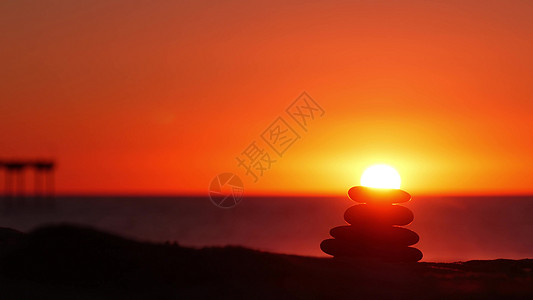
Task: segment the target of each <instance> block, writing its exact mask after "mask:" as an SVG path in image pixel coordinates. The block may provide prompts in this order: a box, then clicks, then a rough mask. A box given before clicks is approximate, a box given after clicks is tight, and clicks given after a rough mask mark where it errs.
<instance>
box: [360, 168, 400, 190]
mask: <svg viewBox="0 0 533 300" xmlns="http://www.w3.org/2000/svg"><path fill="white" fill-rule="evenodd" d="M401 181H402V180H401V178H400V174H399V173H398V171H396V170H395V169H394V168H393V167H391V166H388V165H373V166H370V167H368V168H367V169H366V170H365V171H364V172H363V175H362V176H361V185H362V186H367V187H372V188H382V189H399V188H400V183H401Z"/></svg>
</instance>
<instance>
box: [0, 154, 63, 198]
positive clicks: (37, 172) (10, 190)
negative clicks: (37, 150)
mask: <svg viewBox="0 0 533 300" xmlns="http://www.w3.org/2000/svg"><path fill="white" fill-rule="evenodd" d="M55 167H56V163H55V162H54V161H52V160H2V159H0V171H3V173H4V177H5V183H4V190H3V196H4V197H6V198H8V199H10V198H24V197H26V196H28V195H31V194H30V193H28V191H27V190H26V175H27V174H28V173H29V172H33V179H34V186H33V196H35V197H36V198H37V197H47V198H53V197H54V170H55Z"/></svg>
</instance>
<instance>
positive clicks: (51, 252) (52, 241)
mask: <svg viewBox="0 0 533 300" xmlns="http://www.w3.org/2000/svg"><path fill="white" fill-rule="evenodd" d="M532 269H533V260H530V259H524V260H505V259H500V260H491V261H468V262H462V263H380V262H377V261H356V260H342V259H330V258H313V257H303V256H294V255H282V254H274V253H265V252H260V251H255V250H250V249H245V248H239V247H225V248H204V249H191V248H185V247H181V246H179V245H178V244H168V243H167V244H152V243H142V242H137V241H132V240H128V239H125V238H122V237H119V236H115V235H112V234H108V233H105V232H101V231H97V230H93V229H89V228H82V227H76V226H68V225H62V226H51V227H44V228H40V229H37V230H35V231H33V232H30V233H27V234H25V233H20V232H17V231H15V230H12V229H7V228H4V229H1V230H0V290H1V298H2V299H180V298H185V299H189V298H194V299H203V298H242V299H269V298H276V299H368V298H374V299H375V298H381V299H383V298H391V299H419V298H421V299H428V298H431V299H436V298H437V299H438V298H450V297H454V298H469V299H471V298H480V299H481V298H483V299H487V298H505V299H509V298H519V299H521V298H531V297H533V271H532Z"/></svg>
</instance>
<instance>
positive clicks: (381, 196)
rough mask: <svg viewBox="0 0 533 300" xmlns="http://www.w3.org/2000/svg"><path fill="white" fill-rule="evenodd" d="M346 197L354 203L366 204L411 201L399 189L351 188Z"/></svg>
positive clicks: (407, 195)
mask: <svg viewBox="0 0 533 300" xmlns="http://www.w3.org/2000/svg"><path fill="white" fill-rule="evenodd" d="M348 196H349V197H350V199H352V200H353V201H355V202H359V203H368V204H392V203H403V202H407V201H409V200H411V195H409V193H407V192H405V191H402V190H399V189H378V188H369V187H365V186H356V187H353V188H351V189H350V190H349V191H348Z"/></svg>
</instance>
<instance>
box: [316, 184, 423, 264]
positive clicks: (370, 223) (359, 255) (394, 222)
mask: <svg viewBox="0 0 533 300" xmlns="http://www.w3.org/2000/svg"><path fill="white" fill-rule="evenodd" d="M348 196H349V197H350V199H352V200H354V201H355V202H358V203H360V204H357V205H354V206H352V207H350V208H348V209H347V210H346V212H345V213H344V220H346V222H348V223H349V224H350V225H347V226H339V227H335V228H333V229H331V230H330V235H331V236H332V237H333V238H332V239H327V240H324V241H322V243H321V244H320V248H321V249H322V251H324V252H325V253H327V254H329V255H333V256H334V257H339V258H356V259H363V260H372V259H373V260H376V259H377V260H380V261H388V262H417V261H419V260H421V259H422V252H420V250H418V249H416V248H413V247H409V246H411V245H414V244H416V243H417V242H418V240H419V237H418V234H416V233H415V232H414V231H411V230H409V229H407V228H403V227H400V226H405V225H408V224H409V223H411V222H412V221H413V218H414V216H413V213H412V212H411V211H410V210H409V209H408V208H406V207H403V206H400V205H397V204H396V203H404V202H407V201H409V200H411V195H409V193H407V192H405V191H403V190H400V189H378V188H369V187H363V186H356V187H353V188H351V189H350V190H349V191H348Z"/></svg>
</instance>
